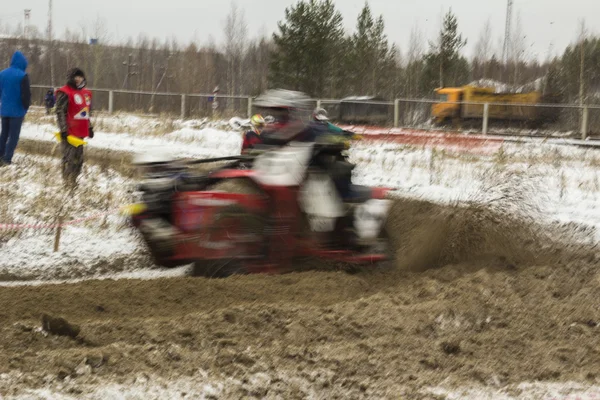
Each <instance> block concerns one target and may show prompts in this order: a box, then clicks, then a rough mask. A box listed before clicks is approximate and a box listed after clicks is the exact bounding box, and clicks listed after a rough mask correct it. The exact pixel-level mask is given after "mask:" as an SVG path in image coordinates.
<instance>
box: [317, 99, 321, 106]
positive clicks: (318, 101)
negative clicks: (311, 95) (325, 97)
mask: <svg viewBox="0 0 600 400" xmlns="http://www.w3.org/2000/svg"><path fill="white" fill-rule="evenodd" d="M317 108H321V99H317Z"/></svg>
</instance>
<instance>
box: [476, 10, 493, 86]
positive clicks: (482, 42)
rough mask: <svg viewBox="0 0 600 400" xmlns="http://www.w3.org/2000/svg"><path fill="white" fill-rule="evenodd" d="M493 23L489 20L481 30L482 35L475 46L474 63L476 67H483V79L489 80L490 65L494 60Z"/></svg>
mask: <svg viewBox="0 0 600 400" xmlns="http://www.w3.org/2000/svg"><path fill="white" fill-rule="evenodd" d="M492 40H493V39H492V22H491V20H490V18H488V19H487V21H486V22H485V24H484V25H483V28H482V29H481V33H480V34H479V39H478V40H477V43H476V44H475V54H474V56H473V61H474V63H475V64H476V65H479V66H482V69H483V74H482V77H483V78H484V79H485V78H488V63H489V61H490V59H491V58H492V52H493V50H492Z"/></svg>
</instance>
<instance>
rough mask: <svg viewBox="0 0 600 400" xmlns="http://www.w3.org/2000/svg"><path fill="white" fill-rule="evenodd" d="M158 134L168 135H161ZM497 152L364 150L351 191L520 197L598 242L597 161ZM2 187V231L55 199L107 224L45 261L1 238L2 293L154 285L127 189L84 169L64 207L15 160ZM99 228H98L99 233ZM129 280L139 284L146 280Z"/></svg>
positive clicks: (194, 147) (40, 217) (135, 126)
mask: <svg viewBox="0 0 600 400" xmlns="http://www.w3.org/2000/svg"><path fill="white" fill-rule="evenodd" d="M97 125H99V126H102V127H106V128H107V129H112V130H114V131H119V132H125V133H116V132H111V131H110V130H107V131H98V132H97V135H96V137H95V138H94V139H91V140H89V144H88V146H89V148H91V149H92V148H93V149H106V150H119V151H128V152H136V151H143V150H149V149H153V148H156V147H160V148H163V149H169V150H170V151H172V152H173V153H174V154H176V155H177V156H180V157H199V158H204V157H219V156H227V155H235V154H239V149H240V145H241V136H240V133H239V132H236V131H232V130H231V129H227V127H228V125H227V123H225V122H223V123H214V122H209V121H206V120H201V121H197V120H194V121H185V122H184V121H171V122H168V123H165V122H164V121H161V120H158V119H153V118H143V117H136V116H116V117H114V118H108V117H104V119H103V120H102V122H101V123H100V124H99V123H98V122H97ZM165 125H166V126H165ZM158 128H160V129H159V130H158V131H157V129H158ZM166 128H173V129H174V130H173V131H171V132H163V131H164V130H165V129H166ZM53 131H54V129H53V127H52V125H50V124H47V123H44V121H42V123H35V124H31V123H27V124H25V126H24V127H23V131H22V137H24V138H28V139H35V140H42V141H48V142H52V141H53V140H54V139H53ZM157 132H158V133H157ZM49 148H50V147H49ZM499 149H500V150H499V151H497V152H496V153H495V154H492V155H468V154H464V153H463V154H456V153H453V152H448V151H447V149H445V148H444V147H443V144H441V145H438V146H437V147H425V146H420V147H416V146H409V145H402V144H392V143H380V142H372V141H364V142H359V143H358V144H356V145H355V146H354V147H353V148H352V149H351V151H350V154H351V159H352V160H353V162H355V163H356V165H357V167H356V169H355V171H354V180H355V182H356V183H359V184H365V185H380V186H388V187H392V188H395V189H397V192H396V193H397V194H398V195H402V196H414V197H418V198H423V199H427V200H432V201H436V202H445V203H448V202H455V201H469V200H475V201H482V202H485V201H488V200H493V196H495V195H496V194H495V193H494V192H493V190H491V191H490V188H494V187H495V186H499V185H500V186H503V187H506V186H508V187H511V186H514V188H515V189H519V190H521V191H523V190H525V191H528V193H527V196H528V197H529V199H530V200H532V202H533V203H535V204H536V207H538V208H539V210H540V214H539V215H542V216H543V217H544V218H546V222H553V223H560V224H570V225H573V227H575V228H576V229H577V230H579V231H580V232H585V233H586V237H587V238H589V240H590V241H591V242H597V241H599V240H600V233H599V232H600V176H599V173H600V151H598V150H595V149H581V148H578V147H573V146H566V145H556V144H548V143H542V142H529V141H526V142H522V143H504V144H503V145H502V146H501V147H499ZM0 179H1V180H2V181H3V182H6V184H3V186H4V187H3V190H4V192H3V193H5V194H6V196H7V197H8V198H9V199H10V200H9V201H8V202H5V203H4V207H5V210H4V212H0V216H2V218H4V219H6V220H0V226H2V225H1V224H39V223H46V224H48V223H54V222H56V211H55V210H56V209H57V207H58V204H57V203H60V202H61V201H62V200H61V199H63V198H64V199H65V200H64V201H65V202H68V204H69V207H67V209H68V210H69V212H68V213H67V215H66V216H65V219H64V221H71V220H76V219H79V218H86V217H90V216H92V217H93V216H94V215H97V214H108V215H107V216H101V217H98V218H95V219H92V220H91V221H87V222H83V223H75V224H73V225H72V226H68V227H66V228H65V229H64V230H63V231H62V237H61V242H60V249H59V251H58V252H53V241H54V231H55V230H54V229H45V230H44V229H42V230H40V229H29V228H27V229H20V234H19V235H14V234H13V235H9V236H8V240H6V237H5V241H4V242H3V243H2V244H0V246H1V247H0V254H1V255H2V257H0V276H4V277H5V278H4V279H2V281H5V282H4V283H2V282H0V284H11V285H14V284H16V282H15V281H22V280H28V281H31V280H34V281H35V280H41V281H44V280H57V279H59V280H60V279H67V278H75V279H82V278H86V277H89V278H92V277H94V278H98V277H102V276H107V274H109V276H114V275H113V274H114V273H120V274H121V275H117V276H124V277H127V276H131V275H130V274H131V273H132V272H133V271H137V270H140V269H141V270H142V271H147V272H148V273H150V271H153V272H152V274H151V276H156V274H157V271H156V269H155V267H154V266H152V264H151V263H150V261H149V260H148V259H147V258H145V256H144V249H143V246H141V245H140V241H139V239H138V237H137V236H136V235H135V234H134V233H133V232H132V230H131V229H130V228H129V227H128V226H127V225H126V221H125V220H124V218H123V217H121V216H119V214H118V209H119V207H120V206H122V205H124V204H126V203H127V202H129V201H131V199H132V196H131V192H132V191H133V188H134V184H135V182H133V181H132V180H131V179H128V178H125V177H123V176H121V175H119V174H118V173H117V172H115V171H113V170H108V171H102V170H101V169H100V168H99V167H97V166H92V165H88V166H86V168H85V171H84V175H83V177H82V179H81V187H80V189H79V190H78V192H77V193H78V194H77V195H76V198H71V197H69V195H68V194H60V193H61V190H62V189H61V187H62V186H61V180H60V176H59V167H58V160H57V159H52V158H50V157H43V156H31V155H23V154H20V155H18V156H17V158H16V160H15V163H14V165H12V166H10V167H6V168H3V169H2V170H0ZM109 193H110V195H109ZM482 193H483V194H484V195H483V196H482ZM486 193H487V194H486ZM486 195H487V197H486ZM61 196H63V197H61ZM65 196H66V197H65ZM3 197H4V196H3ZM46 203H48V204H46ZM49 205H52V206H51V207H50V206H49ZM6 207H8V209H6ZM101 224H104V225H105V226H104V227H102V228H100V227H99V226H100V225H101ZM5 231H6V230H5ZM11 232H12V233H14V230H13V231H11ZM5 233H6V232H5ZM125 260H129V261H125ZM131 260H137V261H136V262H132V261H131ZM107 261H109V262H112V263H113V264H114V265H109V267H108V270H107V268H103V267H102V265H104V264H106V262H107ZM109 264H110V263H109ZM183 271H185V269H182V270H180V273H184V272H183ZM166 273H168V274H172V273H173V272H172V271H170V272H166ZM123 274H124V275H123ZM158 275H161V273H160V272H158ZM135 276H137V277H142V276H144V272H139V273H136V275H135Z"/></svg>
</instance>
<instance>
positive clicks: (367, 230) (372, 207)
mask: <svg viewBox="0 0 600 400" xmlns="http://www.w3.org/2000/svg"><path fill="white" fill-rule="evenodd" d="M390 206H391V202H390V200H378V199H371V200H368V201H367V202H365V203H363V204H361V205H359V206H358V207H356V209H355V212H354V227H355V228H356V233H357V235H358V237H360V238H361V239H374V238H376V237H377V236H378V235H379V232H381V228H383V224H384V222H385V220H386V218H387V215H388V212H389V209H390Z"/></svg>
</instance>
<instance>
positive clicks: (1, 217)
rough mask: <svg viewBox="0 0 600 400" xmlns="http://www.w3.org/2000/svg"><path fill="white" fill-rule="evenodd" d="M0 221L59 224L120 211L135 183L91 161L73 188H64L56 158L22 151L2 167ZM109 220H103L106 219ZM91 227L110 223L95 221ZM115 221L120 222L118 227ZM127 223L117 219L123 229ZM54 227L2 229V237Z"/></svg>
mask: <svg viewBox="0 0 600 400" xmlns="http://www.w3.org/2000/svg"><path fill="white" fill-rule="evenodd" d="M0 186H1V187H2V189H1V190H0V196H1V201H0V223H2V224H54V223H56V222H57V220H58V219H59V218H62V219H63V221H70V220H73V219H79V218H85V217H89V216H92V215H95V214H98V213H103V212H110V211H114V210H117V209H118V208H119V207H121V206H123V205H125V204H127V203H129V202H131V195H130V189H131V188H132V187H133V181H132V180H130V179H127V178H125V177H123V176H122V175H121V174H119V173H118V172H116V171H115V169H113V168H111V166H110V163H109V164H107V165H106V166H105V167H104V168H102V167H100V166H99V165H94V164H88V165H85V166H84V170H83V172H82V175H81V177H80V179H79V186H78V187H77V188H76V189H74V190H69V189H67V188H65V186H64V185H63V182H62V178H61V174H60V161H59V159H56V158H51V157H43V156H36V155H32V154H27V155H21V154H19V155H18V156H17V157H16V159H15V163H14V164H13V165H12V166H10V167H4V168H2V169H0ZM103 222H104V223H103ZM89 224H90V226H102V225H103V226H102V227H103V228H104V229H107V228H109V227H111V226H109V225H110V224H109V223H108V222H107V221H104V220H100V223H99V222H98V221H97V220H94V221H91V222H90V223H89ZM115 224H116V225H115ZM121 225H122V221H118V222H117V221H116V220H115V222H114V223H113V225H112V228H118V227H120V226H121ZM51 232H52V230H51V229H41V230H34V231H31V230H22V229H20V230H17V229H14V230H0V241H5V240H8V239H10V238H14V237H18V236H21V235H31V234H49V233H51Z"/></svg>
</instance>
